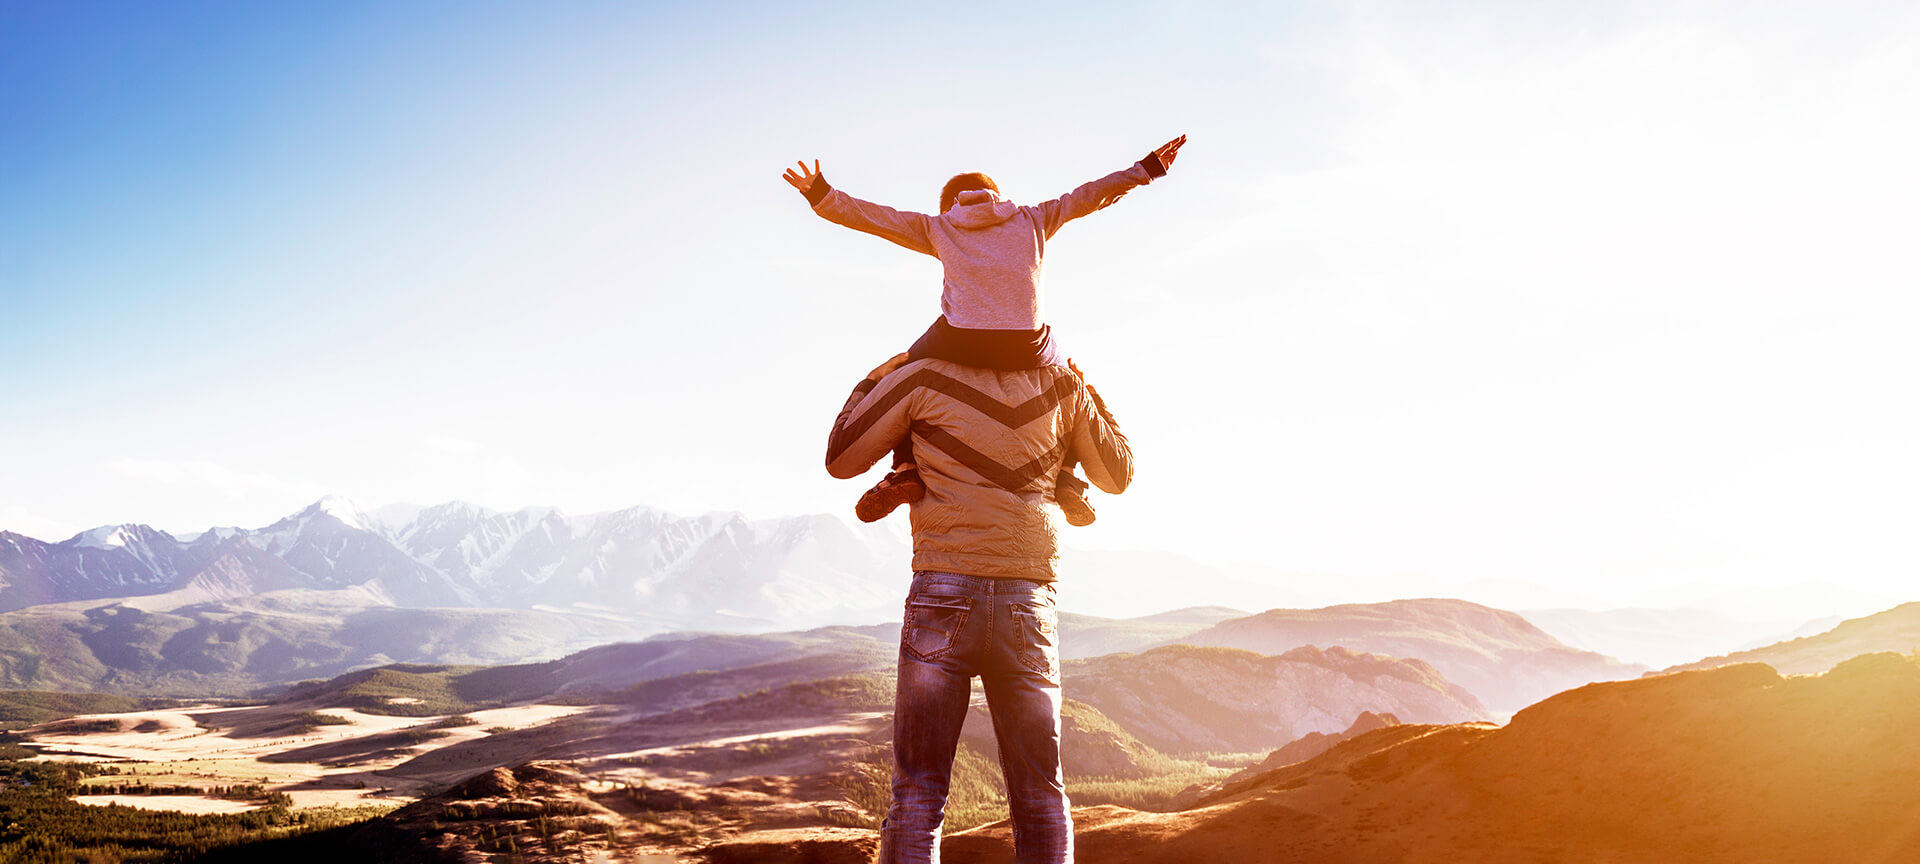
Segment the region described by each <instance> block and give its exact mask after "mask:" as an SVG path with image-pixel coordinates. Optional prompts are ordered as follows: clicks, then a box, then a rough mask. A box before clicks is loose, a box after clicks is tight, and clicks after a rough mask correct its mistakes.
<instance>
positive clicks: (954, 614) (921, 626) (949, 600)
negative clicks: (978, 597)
mask: <svg viewBox="0 0 1920 864" xmlns="http://www.w3.org/2000/svg"><path fill="white" fill-rule="evenodd" d="M972 611H973V598H972V597H956V596H952V595H946V594H915V595H913V596H911V597H908V598H907V620H906V626H904V627H903V628H902V629H901V635H900V644H901V645H902V646H903V647H905V648H906V649H907V652H908V653H909V654H912V655H913V656H914V657H917V658H919V659H921V660H933V659H936V658H938V657H940V656H942V655H944V654H946V653H947V652H949V651H952V650H953V646H954V643H955V642H958V641H959V640H960V631H961V630H962V629H963V628H965V627H966V626H967V615H968V614H969V613H971V612H972Z"/></svg>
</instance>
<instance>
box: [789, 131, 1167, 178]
mask: <svg viewBox="0 0 1920 864" xmlns="http://www.w3.org/2000/svg"><path fill="white" fill-rule="evenodd" d="M1186 143H1187V136H1185V135H1182V136H1180V137H1178V138H1175V139H1173V140H1172V141H1168V142H1167V143H1165V144H1162V145H1160V146H1159V147H1157V148H1155V149H1154V151H1153V155H1154V156H1157V157H1159V159H1160V167H1162V168H1172V167H1173V157H1175V156H1178V155H1180V148H1181V147H1183V146H1186ZM819 167H820V163H818V162H815V163H814V168H815V169H816V170H817V169H818V168H819Z"/></svg>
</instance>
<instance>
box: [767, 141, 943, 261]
mask: <svg viewBox="0 0 1920 864" xmlns="http://www.w3.org/2000/svg"><path fill="white" fill-rule="evenodd" d="M799 165H800V170H799V171H795V170H793V169H792V168H788V169H787V173H785V174H783V175H781V176H782V177H783V178H784V179H785V180H786V181H787V183H788V184H789V185H791V186H793V188H795V189H798V190H800V194H802V195H805V196H807V203H808V204H810V205H812V207H813V212H815V213H818V214H820V217H821V218H823V219H825V220H827V221H828V222H832V223H834V224H836V225H845V226H846V227H848V228H852V229H853V230H855V231H864V232H866V233H868V234H872V235H874V236H875V237H882V238H885V239H888V240H891V241H893V242H895V243H898V244H900V245H901V246H905V247H907V248H908V249H912V250H913V251H915V252H919V253H922V254H926V255H932V254H934V251H933V241H932V240H931V238H930V237H929V235H928V233H927V230H928V228H927V226H928V224H929V223H930V222H931V221H932V218H931V217H929V216H927V215H926V214H925V213H913V212H909V211H905V210H895V209H893V208H892V207H887V206H885V205H881V204H875V203H873V202H871V201H862V200H860V199H858V198H855V197H853V196H852V195H848V194H847V193H845V192H842V191H840V190H838V189H835V188H833V187H832V186H831V185H829V184H828V183H827V178H826V176H825V175H823V174H821V173H820V160H818V159H815V160H813V170H811V171H809V170H807V163H805V162H801V163H799Z"/></svg>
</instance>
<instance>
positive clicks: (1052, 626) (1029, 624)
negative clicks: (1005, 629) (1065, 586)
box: [1013, 606, 1060, 685]
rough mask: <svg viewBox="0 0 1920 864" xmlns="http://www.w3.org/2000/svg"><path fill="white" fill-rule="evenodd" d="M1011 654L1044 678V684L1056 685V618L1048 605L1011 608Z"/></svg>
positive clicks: (1057, 622)
mask: <svg viewBox="0 0 1920 864" xmlns="http://www.w3.org/2000/svg"><path fill="white" fill-rule="evenodd" d="M1013 623H1014V629H1015V631H1017V632H1016V633H1015V635H1014V639H1015V640H1016V644H1015V646H1014V653H1015V654H1018V655H1019V657H1020V662H1021V663H1022V664H1023V665H1025V666H1026V667H1027V668H1028V669H1031V670H1033V671H1035V672H1038V673H1040V674H1041V675H1042V676H1045V677H1046V679H1047V683H1049V684H1054V685H1058V684H1059V683H1060V638H1059V631H1060V615H1059V613H1058V612H1055V611H1054V609H1053V607H1051V606H1034V607H1021V606H1016V607H1014V609H1013Z"/></svg>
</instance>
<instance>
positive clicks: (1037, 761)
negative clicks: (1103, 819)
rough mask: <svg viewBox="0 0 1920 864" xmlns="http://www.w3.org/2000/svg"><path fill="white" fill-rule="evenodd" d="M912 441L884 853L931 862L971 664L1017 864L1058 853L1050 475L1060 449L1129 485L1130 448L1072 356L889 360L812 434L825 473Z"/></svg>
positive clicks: (1060, 811)
mask: <svg viewBox="0 0 1920 864" xmlns="http://www.w3.org/2000/svg"><path fill="white" fill-rule="evenodd" d="M902 437H911V439H912V443H913V452H914V453H915V458H916V459H917V461H918V462H919V466H920V473H921V479H922V482H923V483H924V484H925V486H926V492H925V495H924V496H923V497H922V498H921V499H920V500H919V501H916V502H914V503H913V510H912V524H913V569H914V574H913V584H912V587H911V589H910V590H909V592H908V595H907V607H906V617H905V620H904V622H903V624H902V627H901V630H900V660H899V670H900V672H899V683H898V689H897V690H896V692H895V696H894V716H893V724H894V725H893V754H894V771H893V804H892V807H891V808H890V809H889V810H888V813H887V818H886V822H885V824H884V825H883V826H882V828H881V833H880V861H881V862H882V864H903V862H932V861H936V860H938V851H937V844H938V843H939V837H940V825H941V823H942V822H943V821H944V819H945V814H946V800H947V788H948V781H949V780H950V778H951V775H952V771H953V756H954V750H955V748H956V747H957V745H958V743H959V740H960V727H961V724H962V723H963V722H964V721H965V720H966V716H967V702H968V700H969V698H970V696H971V694H972V686H973V684H972V682H973V677H974V676H976V675H978V676H980V678H981V679H982V684H983V685H984V688H985V690H986V694H987V707H988V709H989V710H990V711H991V712H992V715H993V729H994V735H995V737H996V738H997V739H998V741H999V745H1000V764H1001V768H1002V771H1003V773H1004V774H1005V775H1006V780H1007V796H1008V801H1009V804H1010V806H1011V809H1012V816H1013V836H1014V854H1015V858H1016V860H1018V861H1020V862H1022V864H1041V862H1046V864H1063V862H1067V861H1070V860H1072V857H1073V826H1072V823H1071V821H1070V817H1069V815H1068V810H1067V808H1068V802H1067V795H1066V786H1065V779H1064V777H1063V776H1062V774H1061V769H1060V653H1059V647H1058V644H1057V639H1056V633H1057V630H1058V620H1059V619H1058V617H1057V614H1056V613H1055V611H1054V586H1053V583H1054V580H1055V579H1056V578H1057V577H1058V572H1057V565H1058V563H1059V558H1060V555H1059V542H1058V537H1057V532H1058V528H1057V526H1056V524H1055V522H1054V520H1053V518H1052V513H1051V512H1050V509H1049V508H1052V507H1054V506H1057V505H1056V502H1055V498H1054V495H1055V492H1054V476H1055V473H1056V472H1057V471H1058V470H1059V468H1060V466H1061V464H1062V463H1063V462H1065V461H1066V460H1069V459H1071V460H1074V461H1077V462H1079V463H1080V465H1081V466H1082V467H1083V468H1084V469H1085V471H1086V475H1087V479H1088V480H1089V481H1091V482H1092V483H1093V484H1094V485H1096V486H1098V487H1100V488H1101V489H1102V490H1103V491H1106V492H1108V493H1111V494H1116V495H1117V494H1119V493H1121V492H1123V491H1125V490H1126V488H1127V485H1128V484H1129V483H1130V482H1132V479H1133V451H1132V450H1131V449H1130V448H1129V447H1128V446H1127V439H1126V436H1125V435H1123V434H1121V432H1120V428H1119V426H1118V425H1117V424H1115V423H1114V420H1113V415H1112V414H1110V413H1108V411H1107V408H1106V405H1105V403H1104V402H1102V401H1101V399H1100V396H1099V394H1098V393H1097V392H1095V391H1094V390H1093V388H1092V387H1089V386H1087V385H1086V383H1085V380H1084V378H1083V376H1082V375H1081V374H1080V370H1079V368H1078V367H1075V366H1073V365H1072V364H1071V363H1070V364H1069V365H1067V366H1043V367H1040V368H1038V369H1025V370H1018V371H994V370H990V369H982V368H978V367H972V366H961V365H959V364H956V363H951V362H948V361H945V360H940V359H934V358H929V359H922V360H914V361H911V362H909V361H908V359H907V355H905V354H901V355H898V356H896V357H894V358H893V359H891V360H888V361H887V362H886V363H883V364H881V365H880V366H879V367H878V368H876V369H874V370H873V372H871V373H869V374H868V376H867V377H866V379H865V380H863V381H861V382H860V384H859V385H858V386H856V387H854V388H853V393H852V395H851V396H849V397H848V398H847V403H846V407H845V408H843V409H842V410H841V412H840V416H839V417H838V418H836V419H835V420H834V424H833V432H832V434H831V435H829V436H828V439H827V472H828V473H829V474H832V475H833V476H835V477H838V478H841V479H850V478H853V477H858V476H860V475H861V474H862V473H864V472H865V471H866V470H867V469H868V468H871V467H873V464H874V463H875V462H877V461H879V460H880V458H881V457H883V456H885V455H887V453H888V452H890V451H891V450H892V449H893V447H894V445H895V444H896V443H898V442H899V441H900V440H901V439H902Z"/></svg>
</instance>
